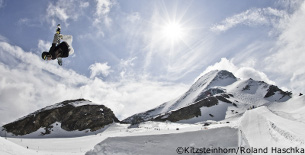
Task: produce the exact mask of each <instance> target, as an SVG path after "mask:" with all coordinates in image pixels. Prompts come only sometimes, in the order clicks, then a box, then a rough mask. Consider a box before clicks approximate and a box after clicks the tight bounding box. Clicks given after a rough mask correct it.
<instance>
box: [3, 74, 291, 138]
mask: <svg viewBox="0 0 305 155" xmlns="http://www.w3.org/2000/svg"><path fill="white" fill-rule="evenodd" d="M291 95H292V94H291V92H287V91H286V92H285V91H283V90H281V89H279V88H278V87H277V86H274V85H270V84H267V83H265V82H263V81H255V80H253V79H251V78H250V79H247V80H241V79H238V78H236V77H235V76H234V75H233V74H232V73H231V72H228V71H225V70H220V71H218V70H215V71H211V72H209V73H207V74H205V75H203V76H202V77H200V78H199V79H198V80H197V81H196V82H195V83H194V84H193V85H192V86H191V87H190V89H189V90H188V91H187V92H185V93H184V94H182V95H181V96H180V97H178V98H176V99H174V100H171V101H169V102H165V103H163V104H161V105H160V106H158V107H156V108H154V109H151V110H148V111H146V112H142V113H139V114H135V115H133V116H131V117H128V118H126V119H125V120H123V121H122V122H121V123H129V124H132V125H134V124H138V123H141V122H145V121H171V122H180V123H197V122H204V121H207V120H214V121H220V120H224V119H225V118H229V117H234V116H236V115H240V114H242V113H244V112H245V111H246V110H247V109H250V108H255V107H259V106H262V105H267V104H270V103H273V102H285V101H287V100H289V99H290V98H291ZM113 122H120V121H119V120H118V119H117V117H116V116H115V115H114V113H113V112H112V110H111V109H109V108H107V107H106V106H104V105H98V104H94V103H92V102H90V101H88V100H85V99H77V100H68V101H64V102H61V103H57V104H54V105H52V106H48V107H45V108H43V109H40V110H38V111H35V112H33V113H31V114H29V115H27V116H25V117H23V118H20V119H18V120H16V121H14V122H12V123H9V124H6V125H4V126H3V127H2V133H1V134H2V135H3V133H4V132H5V134H11V135H15V136H16V135H17V136H18V135H20V136H23V135H31V134H32V135H34V136H37V135H40V136H43V135H50V134H51V135H52V133H53V132H54V133H55V134H58V133H60V132H86V133H88V132H94V131H97V130H101V129H103V128H104V127H105V126H107V125H109V124H112V123H113ZM54 133H53V134H54ZM64 134H66V133H64ZM64 134H62V135H64ZM59 136H60V134H59Z"/></svg>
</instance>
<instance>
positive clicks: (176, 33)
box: [162, 22, 183, 41]
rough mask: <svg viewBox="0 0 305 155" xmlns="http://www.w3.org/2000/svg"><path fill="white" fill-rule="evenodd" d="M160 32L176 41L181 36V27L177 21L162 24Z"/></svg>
mask: <svg viewBox="0 0 305 155" xmlns="http://www.w3.org/2000/svg"><path fill="white" fill-rule="evenodd" d="M162 34H163V36H164V37H165V38H167V39H169V40H171V41H178V40H181V39H182V38H183V28H182V26H181V25H180V24H179V23H175V22H172V23H168V24H166V25H164V27H163V31H162Z"/></svg>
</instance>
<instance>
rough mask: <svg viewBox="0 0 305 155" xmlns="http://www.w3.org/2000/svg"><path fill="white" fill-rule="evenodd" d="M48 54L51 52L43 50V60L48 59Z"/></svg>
mask: <svg viewBox="0 0 305 155" xmlns="http://www.w3.org/2000/svg"><path fill="white" fill-rule="evenodd" d="M48 55H49V52H46V51H44V52H42V54H41V57H42V59H43V60H47V56H48Z"/></svg>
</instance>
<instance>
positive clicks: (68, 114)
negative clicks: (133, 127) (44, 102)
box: [3, 99, 119, 135]
mask: <svg viewBox="0 0 305 155" xmlns="http://www.w3.org/2000/svg"><path fill="white" fill-rule="evenodd" d="M75 102H78V103H82V102H88V103H90V102H89V101H87V100H84V99H78V100H68V101H64V102H61V103H58V104H55V105H53V106H49V107H46V108H43V109H41V110H38V111H36V112H34V113H32V114H30V115H28V116H26V117H24V118H22V119H19V120H17V121H15V122H12V123H9V124H6V125H4V126H3V127H4V129H5V130H6V131H7V132H11V133H13V134H14V135H26V134H29V133H32V132H35V131H37V130H38V129H40V128H44V129H45V132H43V133H42V134H43V135H44V134H49V133H50V132H51V130H52V128H53V126H52V124H54V123H55V122H60V123H61V128H62V129H64V130H66V131H74V130H79V131H82V130H85V129H90V130H91V131H96V130H98V129H101V128H103V127H104V126H105V125H108V124H111V123H113V122H119V120H118V119H117V118H116V117H115V115H114V114H113V112H112V111H111V109H109V108H107V107H106V106H104V105H93V104H84V105H79V106H75V105H74V104H73V103H75Z"/></svg>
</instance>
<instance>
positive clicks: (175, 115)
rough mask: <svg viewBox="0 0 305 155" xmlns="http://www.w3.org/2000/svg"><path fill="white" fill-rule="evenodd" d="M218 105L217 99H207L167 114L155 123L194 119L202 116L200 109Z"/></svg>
mask: <svg viewBox="0 0 305 155" xmlns="http://www.w3.org/2000/svg"><path fill="white" fill-rule="evenodd" d="M217 104H218V100H217V98H216V97H208V98H205V99H203V100H201V101H199V102H197V103H195V104H192V105H190V106H187V107H184V108H181V109H178V110H176V111H172V112H170V113H167V114H165V115H161V116H158V117H156V118H155V119H153V120H154V121H166V120H168V121H171V122H177V121H180V120H186V119H190V118H193V117H198V116H201V111H200V108H201V107H203V106H205V107H211V106H214V105H217Z"/></svg>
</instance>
